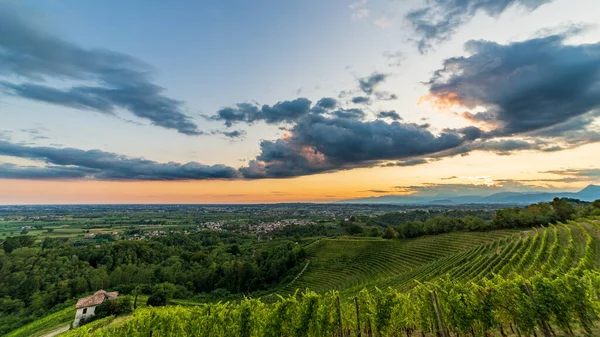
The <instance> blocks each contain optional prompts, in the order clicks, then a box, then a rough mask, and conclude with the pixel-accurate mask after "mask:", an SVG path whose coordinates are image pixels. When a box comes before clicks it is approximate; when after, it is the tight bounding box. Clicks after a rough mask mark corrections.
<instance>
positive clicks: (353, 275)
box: [280, 231, 521, 294]
mask: <svg viewBox="0 0 600 337" xmlns="http://www.w3.org/2000/svg"><path fill="white" fill-rule="evenodd" d="M520 233H521V232H518V231H494V232H487V233H478V232H473V233H450V234H442V235H435V236H429V237H422V238H417V239H409V240H383V239H377V238H375V239H371V238H368V239H359V238H348V239H345V238H339V239H322V240H320V241H318V242H316V243H313V244H311V245H310V246H308V247H306V253H307V255H308V258H309V259H310V264H309V266H308V267H307V268H306V270H305V271H304V272H303V273H302V275H301V276H300V277H299V278H298V279H297V280H296V281H295V282H294V283H293V284H290V285H287V286H286V287H285V288H283V289H282V290H281V291H280V293H282V294H287V293H292V292H294V291H295V290H296V289H306V288H309V289H311V290H313V291H316V292H324V291H327V290H331V289H336V290H341V291H344V290H349V289H355V288H360V287H362V286H364V285H366V284H368V283H370V282H373V281H375V280H384V279H388V278H391V277H395V276H397V275H401V274H404V273H408V272H410V271H412V270H415V269H418V268H420V267H423V266H425V265H427V264H429V263H432V262H434V261H436V260H439V259H441V258H444V257H447V256H451V255H455V254H458V253H461V252H464V251H468V250H470V249H473V248H475V247H478V246H481V245H484V244H488V243H492V242H495V241H497V240H500V239H509V238H512V237H513V236H518V235H520Z"/></svg>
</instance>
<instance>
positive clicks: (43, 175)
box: [0, 164, 90, 180]
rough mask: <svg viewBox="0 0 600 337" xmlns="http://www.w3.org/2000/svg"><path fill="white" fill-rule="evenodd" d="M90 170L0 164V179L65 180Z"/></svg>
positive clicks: (83, 174)
mask: <svg viewBox="0 0 600 337" xmlns="http://www.w3.org/2000/svg"><path fill="white" fill-rule="evenodd" d="M89 173H90V172H88V170H85V169H80V168H72V167H52V166H49V167H37V166H17V165H14V164H0V179H29V180H65V179H82V178H85V177H86V176H87V175H88V174H89Z"/></svg>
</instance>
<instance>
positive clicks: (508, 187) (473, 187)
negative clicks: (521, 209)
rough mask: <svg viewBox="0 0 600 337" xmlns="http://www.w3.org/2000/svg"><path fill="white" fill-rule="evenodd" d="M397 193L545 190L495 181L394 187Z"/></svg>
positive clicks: (479, 192)
mask: <svg viewBox="0 0 600 337" xmlns="http://www.w3.org/2000/svg"><path fill="white" fill-rule="evenodd" d="M394 188H395V189H396V190H398V191H402V192H404V193H407V192H408V193H414V194H413V195H414V196H440V197H441V196H444V195H479V196H487V195H490V194H493V193H499V192H507V191H510V192H536V191H537V192H540V191H545V190H547V188H545V187H539V186H532V185H527V184H525V183H523V182H520V181H508V180H505V181H496V182H495V184H494V185H485V184H437V183H427V184H423V185H413V186H395V187H394Z"/></svg>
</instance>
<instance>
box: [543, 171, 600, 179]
mask: <svg viewBox="0 0 600 337" xmlns="http://www.w3.org/2000/svg"><path fill="white" fill-rule="evenodd" d="M541 173H550V174H555V175H560V176H568V177H579V178H586V179H592V180H593V179H600V169H599V168H587V169H582V168H570V169H564V170H551V171H544V172H541Z"/></svg>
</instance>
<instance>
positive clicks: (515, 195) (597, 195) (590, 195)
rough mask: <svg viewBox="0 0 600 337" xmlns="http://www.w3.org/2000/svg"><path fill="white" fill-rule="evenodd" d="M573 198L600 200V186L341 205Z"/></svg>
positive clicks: (392, 197)
mask: <svg viewBox="0 0 600 337" xmlns="http://www.w3.org/2000/svg"><path fill="white" fill-rule="evenodd" d="M556 197H558V198H572V199H579V200H582V201H588V202H590V201H594V200H598V199H600V186H597V185H589V186H587V187H586V188H584V189H582V190H581V191H579V192H543V193H522V192H500V193H494V194H491V195H488V196H477V195H435V196H414V195H383V196H380V197H369V198H359V199H350V200H343V201H340V202H341V203H355V204H377V203H381V204H427V203H434V204H448V205H450V204H534V203H538V202H548V201H552V199H554V198H556Z"/></svg>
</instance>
